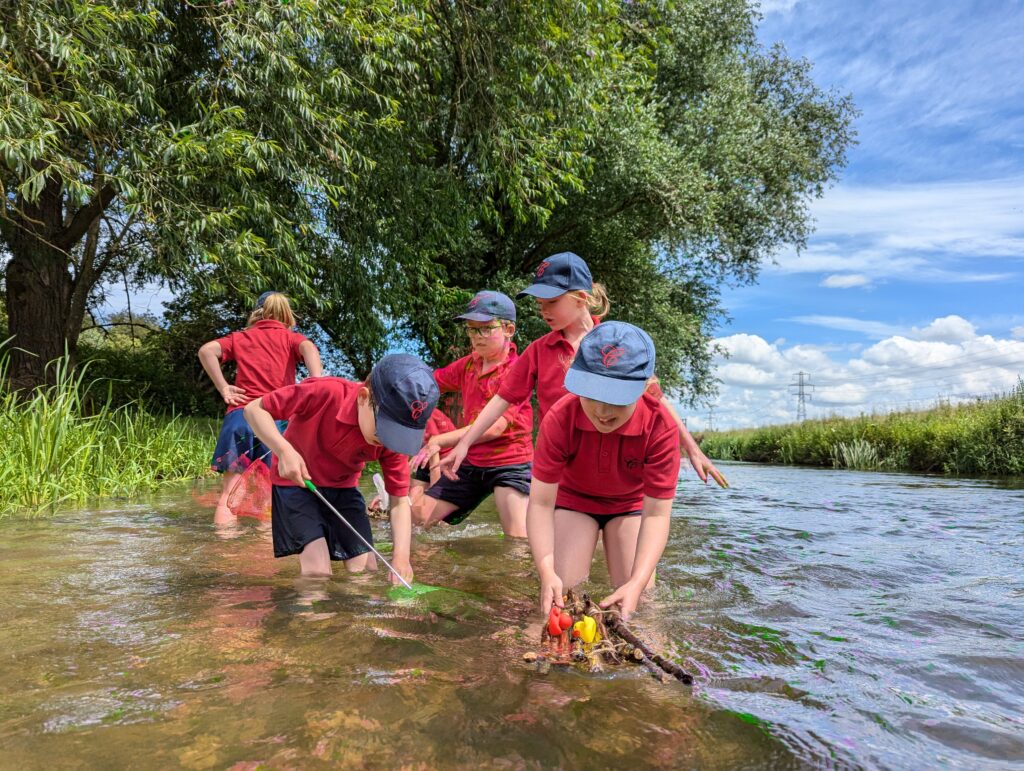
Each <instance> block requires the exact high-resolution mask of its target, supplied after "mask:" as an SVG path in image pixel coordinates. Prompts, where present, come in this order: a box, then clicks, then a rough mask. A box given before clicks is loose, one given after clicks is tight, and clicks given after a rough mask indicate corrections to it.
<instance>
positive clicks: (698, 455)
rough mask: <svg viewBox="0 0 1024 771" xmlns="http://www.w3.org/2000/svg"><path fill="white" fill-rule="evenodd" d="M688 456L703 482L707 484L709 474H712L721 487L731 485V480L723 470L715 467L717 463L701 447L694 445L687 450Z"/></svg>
mask: <svg viewBox="0 0 1024 771" xmlns="http://www.w3.org/2000/svg"><path fill="white" fill-rule="evenodd" d="M686 456H687V457H688V458H689V459H690V465H691V466H693V470H694V471H696V472H697V476H699V477H700V481H701V482H703V483H704V484H707V483H708V476H710V477H711V478H712V479H714V480H715V482H716V483H717V484H718V486H719V487H721V488H723V489H724V488H727V487H728V486H729V482H728V481H727V480H726V478H725V477H724V476H722V472H721V471H719V470H718V469H716V468H715V464H714V463H712V462H711V461H710V460H708V456H707V455H705V454H704V453H703V452H702V451H701V449H700V448H699V447H696V446H694V447H692V448H691V449H689V450H687V452H686Z"/></svg>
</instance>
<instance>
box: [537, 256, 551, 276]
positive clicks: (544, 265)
mask: <svg viewBox="0 0 1024 771" xmlns="http://www.w3.org/2000/svg"><path fill="white" fill-rule="evenodd" d="M550 264H551V263H550V262H548V261H547V260H544V262H542V263H541V264H540V265H538V266H537V278H540V277H541V276H543V275H544V271H545V270H547V269H548V265H550Z"/></svg>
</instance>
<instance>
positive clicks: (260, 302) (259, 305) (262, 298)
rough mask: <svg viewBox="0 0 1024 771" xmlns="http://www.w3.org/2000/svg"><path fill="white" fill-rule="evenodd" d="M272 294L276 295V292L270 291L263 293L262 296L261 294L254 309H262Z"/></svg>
mask: <svg viewBox="0 0 1024 771" xmlns="http://www.w3.org/2000/svg"><path fill="white" fill-rule="evenodd" d="M272 294H277V292H274V291H270V292H264V293H263V294H261V295H260V297H259V299H258V300H257V301H256V307H257V308H262V307H263V303H265V302H266V301H267V298H268V297H270V295H272Z"/></svg>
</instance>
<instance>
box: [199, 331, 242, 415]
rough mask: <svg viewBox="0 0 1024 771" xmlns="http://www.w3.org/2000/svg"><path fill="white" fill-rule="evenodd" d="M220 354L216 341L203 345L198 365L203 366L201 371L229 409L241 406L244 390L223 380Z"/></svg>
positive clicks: (218, 344)
mask: <svg viewBox="0 0 1024 771" xmlns="http://www.w3.org/2000/svg"><path fill="white" fill-rule="evenodd" d="M221 353H222V351H221V347H220V343H218V342H217V341H216V340H211V341H210V342H208V343H204V344H203V345H202V347H200V349H199V363H200V364H202V365H203V369H204V370H205V371H206V374H207V375H209V377H210V380H211V381H213V385H214V387H215V388H216V389H217V393H219V394H220V395H221V398H222V399H223V400H224V403H225V404H227V405H228V406H229V407H234V406H235V405H236V404H242V403H243V402H244V401H245V389H242V388H239V387H238V386H233V385H231V384H230V383H229V382H228V381H227V380H226V379H225V378H224V373H223V372H221V369H220V357H221Z"/></svg>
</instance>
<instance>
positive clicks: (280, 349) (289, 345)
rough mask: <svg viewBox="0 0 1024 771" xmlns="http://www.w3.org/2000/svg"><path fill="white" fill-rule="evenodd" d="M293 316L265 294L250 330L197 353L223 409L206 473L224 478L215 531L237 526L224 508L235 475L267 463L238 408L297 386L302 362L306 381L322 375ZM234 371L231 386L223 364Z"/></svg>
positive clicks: (277, 296) (284, 303) (278, 298)
mask: <svg viewBox="0 0 1024 771" xmlns="http://www.w3.org/2000/svg"><path fill="white" fill-rule="evenodd" d="M294 326H295V314H294V313H292V308H291V305H290V304H289V302H288V298H287V297H285V296H284V295H283V294H281V293H280V292H264V293H263V294H262V295H260V298H259V300H258V301H257V302H256V308H255V310H253V312H252V313H251V314H250V315H249V325H248V326H247V327H246V328H245V329H244V330H242V331H241V332H232V333H231V334H229V335H225V336H224V337H219V338H217V339H216V340H211V341H210V342H208V343H205V344H204V345H203V346H202V347H201V348H200V349H199V361H200V362H202V365H203V369H204V370H206V374H207V375H209V376H210V380H212V381H213V384H214V385H215V386H216V387H217V391H218V393H220V395H221V397H222V398H223V399H224V402H225V404H227V406H228V409H227V415H225V416H224V423H223V425H222V426H221V430H220V436H219V437H218V438H217V446H216V448H215V449H214V451H213V460H212V461H211V462H210V467H211V468H212V469H213V470H214V471H217V472H220V473H221V474H223V475H224V486H223V489H222V490H221V494H220V500H218V501H217V509H216V511H215V513H214V515H213V521H214V522H215V523H217V524H219V525H223V524H228V523H230V522H233V521H234V520H235V516H234V514H233V513H232V512H231V509H230V508H229V507H228V496H229V495H230V494H231V489H232V488H233V487H234V484H235V481H236V479H237V477H238V474H239V473H240V472H241V471H244V470H245V468H246V467H247V466H248V465H249V464H250V463H253V462H255V461H258V460H262V461H263V462H264V463H266V464H267V465H268V466H269V465H270V459H269V457H268V455H267V448H265V447H264V446H263V445H262V444H261V443H260V442H259V440H257V439H256V437H255V436H254V435H253V433H252V429H250V428H249V425H248V424H247V423H246V422H245V418H244V417H243V415H242V409H241V408H242V407H244V406H245V405H246V404H248V403H249V402H251V401H252V400H253V399H258V398H259V397H261V396H263V395H264V394H267V393H270V392H271V391H273V390H275V389H278V388H282V387H284V386H287V385H291V384H293V383H294V382H295V367H296V365H297V364H298V363H299V362H300V361H302V362H304V363H305V365H306V369H307V370H309V376H310V377H319V376H320V375H321V374H323V370H322V367H321V364H320V354H319V352H318V351H317V349H316V346H315V345H313V343H311V342H310V341H309V340H308V339H307V338H306V337H305V336H304V335H300V334H299V333H298V332H294V331H292V328H293V327H294ZM229 361H234V362H236V363H237V365H238V372H237V374H236V375H235V383H234V385H231V384H230V383H228V381H227V380H225V378H224V373H223V372H221V368H220V367H221V363H222V362H229Z"/></svg>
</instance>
